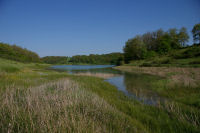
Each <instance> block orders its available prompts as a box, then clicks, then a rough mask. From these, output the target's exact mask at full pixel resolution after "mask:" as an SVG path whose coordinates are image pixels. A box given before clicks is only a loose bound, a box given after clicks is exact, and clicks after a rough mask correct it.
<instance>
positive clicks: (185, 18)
mask: <svg viewBox="0 0 200 133" xmlns="http://www.w3.org/2000/svg"><path fill="white" fill-rule="evenodd" d="M199 22H200V0H0V42H4V43H9V44H16V45H18V46H21V47H23V48H27V49H29V50H32V51H34V52H36V53H38V54H39V56H41V57H43V56H73V55H83V54H86V55H88V54H105V53H111V52H122V49H123V46H124V45H125V42H126V41H127V40H128V39H130V38H132V37H134V36H135V35H138V34H143V33H145V32H149V31H150V32H151V31H155V30H157V29H159V28H162V29H164V30H168V29H169V28H178V29H179V28H181V27H186V28H187V30H188V33H189V35H190V41H189V44H191V43H192V34H191V30H192V28H193V26H194V25H195V24H197V23H199Z"/></svg>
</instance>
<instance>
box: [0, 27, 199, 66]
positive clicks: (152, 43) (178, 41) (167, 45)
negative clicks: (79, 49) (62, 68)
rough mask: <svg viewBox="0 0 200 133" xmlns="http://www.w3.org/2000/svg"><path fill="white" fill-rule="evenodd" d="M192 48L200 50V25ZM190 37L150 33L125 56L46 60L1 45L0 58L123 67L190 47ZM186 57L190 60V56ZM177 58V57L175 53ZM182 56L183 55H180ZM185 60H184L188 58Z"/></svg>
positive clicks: (181, 32) (136, 39) (178, 31)
mask: <svg viewBox="0 0 200 133" xmlns="http://www.w3.org/2000/svg"><path fill="white" fill-rule="evenodd" d="M192 34H193V40H194V44H193V45H199V46H200V24H196V25H194V27H193V29H192ZM188 40H189V35H188V33H187V29H186V28H184V27H183V28H181V29H176V28H172V29H169V30H167V31H164V30H162V29H159V30H156V31H154V32H147V33H145V34H143V35H137V36H135V37H134V38H131V39H129V40H128V41H127V42H126V43H125V46H124V48H123V52H124V53H110V54H101V55H98V54H90V55H75V56H72V57H66V56H46V57H42V58H40V57H39V56H38V54H36V53H35V52H32V51H30V50H27V49H25V48H21V47H19V46H16V45H9V44H6V43H0V57H1V58H6V59H10V60H15V61H20V62H44V63H48V64H114V65H122V64H123V63H129V62H130V61H133V60H143V59H148V58H153V57H156V56H163V55H167V54H168V53H170V52H171V51H175V50H178V49H183V48H187V47H191V46H192V45H188V44H187V42H188ZM188 53H195V54H193V55H198V56H199V55H200V50H199V47H198V48H197V47H194V48H193V49H190V50H189V52H188ZM188 53H185V56H186V55H187V56H188V57H190V56H191V55H190V54H188ZM174 54H175V53H174ZM180 56H181V55H180ZM185 56H184V57H185Z"/></svg>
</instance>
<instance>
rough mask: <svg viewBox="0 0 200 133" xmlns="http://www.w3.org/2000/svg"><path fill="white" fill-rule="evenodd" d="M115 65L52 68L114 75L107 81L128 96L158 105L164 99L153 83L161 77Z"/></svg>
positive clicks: (75, 72) (72, 72)
mask: <svg viewBox="0 0 200 133" xmlns="http://www.w3.org/2000/svg"><path fill="white" fill-rule="evenodd" d="M113 67H114V66H113V65H57V66H52V67H51V68H53V69H57V70H64V71H67V72H68V73H70V74H84V73H85V74H87V75H88V73H89V74H91V75H92V74H95V75H100V74H101V75H106V74H107V75H112V76H107V77H106V79H105V81H106V82H109V83H110V84H112V85H114V86H116V88H117V89H118V90H119V91H121V92H123V93H124V94H125V95H126V96H128V97H130V98H133V99H135V100H137V101H139V102H141V103H143V104H147V105H157V104H159V103H160V102H162V101H163V98H161V97H159V96H158V95H157V94H156V93H155V92H153V91H152V83H153V82H154V81H157V80H159V79H160V77H157V76H153V75H147V74H136V73H127V72H122V71H119V70H116V69H113Z"/></svg>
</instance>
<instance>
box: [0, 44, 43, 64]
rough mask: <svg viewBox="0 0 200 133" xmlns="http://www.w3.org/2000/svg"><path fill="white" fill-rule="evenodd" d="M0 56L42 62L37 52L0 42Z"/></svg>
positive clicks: (21, 60) (22, 60)
mask: <svg viewBox="0 0 200 133" xmlns="http://www.w3.org/2000/svg"><path fill="white" fill-rule="evenodd" d="M0 57H1V58H6V59H10V60H15V61H20V62H40V57H39V56H38V54H36V53H35V52H32V51H30V50H27V49H25V48H21V47H19V46H17V45H9V44H7V43H2V42H0Z"/></svg>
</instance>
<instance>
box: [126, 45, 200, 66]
mask: <svg viewBox="0 0 200 133" xmlns="http://www.w3.org/2000/svg"><path fill="white" fill-rule="evenodd" d="M126 65H127V66H143V67H151V66H153V67H200V47H199V46H191V47H187V48H183V49H178V50H172V51H170V52H169V53H167V54H165V55H158V56H156V57H153V58H148V59H145V60H134V61H131V62H130V63H129V64H126Z"/></svg>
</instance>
